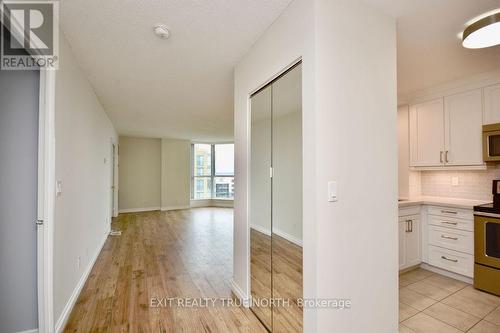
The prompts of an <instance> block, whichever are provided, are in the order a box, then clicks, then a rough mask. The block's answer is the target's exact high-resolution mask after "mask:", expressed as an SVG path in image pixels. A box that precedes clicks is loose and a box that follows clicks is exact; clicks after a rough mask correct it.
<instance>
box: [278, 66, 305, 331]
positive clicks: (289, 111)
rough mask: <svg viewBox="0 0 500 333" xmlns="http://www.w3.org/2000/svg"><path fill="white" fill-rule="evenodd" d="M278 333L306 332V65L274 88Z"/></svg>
mask: <svg viewBox="0 0 500 333" xmlns="http://www.w3.org/2000/svg"><path fill="white" fill-rule="evenodd" d="M272 92H273V96H272V101H273V108H272V109H273V110H272V111H273V112H272V114H273V120H272V128H273V131H272V138H273V147H272V152H273V153H272V158H273V163H272V164H273V181H272V186H273V190H272V198H273V199H272V203H273V206H272V279H273V298H274V299H286V300H290V302H289V303H290V304H289V306H279V305H277V306H274V307H273V332H275V333H294V332H302V329H303V323H302V317H303V315H302V308H301V307H299V306H298V305H297V300H298V299H300V298H302V297H303V291H302V289H303V288H302V66H301V65H300V64H299V65H297V66H296V67H294V68H293V69H291V70H289V71H288V72H287V73H286V74H285V75H283V76H282V77H280V78H279V79H278V80H276V81H275V82H274V83H273V89H272Z"/></svg>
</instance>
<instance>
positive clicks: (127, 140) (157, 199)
mask: <svg viewBox="0 0 500 333" xmlns="http://www.w3.org/2000/svg"><path fill="white" fill-rule="evenodd" d="M161 168H162V162H161V140H160V139H150V138H134V137H123V136H122V137H120V151H119V170H120V172H119V177H120V192H119V194H120V195H119V197H118V199H119V204H118V206H119V209H120V211H121V212H126V211H140V210H157V209H160V207H161Z"/></svg>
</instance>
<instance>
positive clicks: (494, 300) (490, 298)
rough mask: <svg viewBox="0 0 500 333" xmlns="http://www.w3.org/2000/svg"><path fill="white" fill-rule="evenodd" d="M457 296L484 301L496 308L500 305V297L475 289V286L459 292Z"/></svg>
mask: <svg viewBox="0 0 500 333" xmlns="http://www.w3.org/2000/svg"><path fill="white" fill-rule="evenodd" d="M457 294H461V295H465V296H466V297H468V298H471V299H475V300H478V301H482V302H484V303H488V304H490V305H493V306H495V307H497V306H499V305H500V297H498V296H495V295H492V294H488V293H485V292H484V291H481V290H478V289H475V288H474V287H473V286H467V287H466V288H464V289H462V290H460V291H458V292H457Z"/></svg>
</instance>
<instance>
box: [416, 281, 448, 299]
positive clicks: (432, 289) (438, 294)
mask: <svg viewBox="0 0 500 333" xmlns="http://www.w3.org/2000/svg"><path fill="white" fill-rule="evenodd" d="M425 281H426V280H423V281H420V282H416V283H412V284H410V285H408V286H407V288H408V289H411V290H413V291H416V292H417V293H419V294H422V295H424V296H427V297H430V298H432V299H435V300H437V301H440V300H442V299H444V298H446V297H448V296H450V295H451V294H452V292H451V291H449V290H446V289H444V288H440V287H436V286H434V285H432V284H428V283H426V282H425Z"/></svg>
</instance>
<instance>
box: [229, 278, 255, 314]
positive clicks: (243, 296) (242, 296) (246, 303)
mask: <svg viewBox="0 0 500 333" xmlns="http://www.w3.org/2000/svg"><path fill="white" fill-rule="evenodd" d="M229 284H230V285H231V290H232V291H233V293H234V294H235V295H236V297H238V299H239V300H240V301H241V302H242V304H243V306H244V307H245V308H249V307H250V304H251V302H250V300H251V298H250V297H249V296H248V295H247V294H245V293H244V292H243V290H241V288H240V287H239V286H238V285H237V284H236V282H234V279H231V280H230V281H229Z"/></svg>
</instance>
